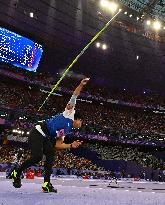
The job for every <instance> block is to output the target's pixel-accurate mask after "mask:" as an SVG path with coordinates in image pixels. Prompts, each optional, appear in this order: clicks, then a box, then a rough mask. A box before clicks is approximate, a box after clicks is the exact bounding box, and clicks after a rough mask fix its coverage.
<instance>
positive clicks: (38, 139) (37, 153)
mask: <svg viewBox="0 0 165 205" xmlns="http://www.w3.org/2000/svg"><path fill="white" fill-rule="evenodd" d="M29 147H30V149H31V157H30V158H29V159H27V160H26V161H25V162H24V163H23V164H22V165H21V166H20V167H19V168H18V169H16V170H14V171H13V172H12V174H11V176H12V178H13V180H14V182H13V186H14V187H15V188H20V187H21V177H20V176H21V173H22V171H24V170H25V169H27V168H28V167H30V166H32V165H35V164H36V163H38V162H40V161H41V160H42V156H43V136H42V135H41V134H40V133H39V132H38V131H37V130H36V129H33V130H31V132H30V135H29Z"/></svg>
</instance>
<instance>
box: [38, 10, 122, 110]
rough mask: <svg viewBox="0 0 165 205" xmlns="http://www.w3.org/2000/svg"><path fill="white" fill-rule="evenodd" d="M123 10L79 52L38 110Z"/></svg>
mask: <svg viewBox="0 0 165 205" xmlns="http://www.w3.org/2000/svg"><path fill="white" fill-rule="evenodd" d="M120 12H121V9H120V10H119V11H118V12H117V13H116V14H115V15H114V16H113V17H112V18H111V19H110V20H109V21H108V23H106V25H105V26H104V27H103V28H102V29H101V30H100V31H99V32H98V33H97V34H96V35H95V36H94V37H93V38H92V40H91V41H90V42H89V43H88V45H87V46H85V48H83V50H82V51H81V52H80V53H79V54H78V56H76V58H75V59H74V60H73V62H72V63H71V64H70V65H69V66H68V68H67V69H66V70H65V72H64V73H63V75H62V76H61V78H60V79H59V80H58V82H57V83H56V85H54V87H53V88H52V90H51V91H50V93H49V94H48V96H47V98H46V99H45V101H44V102H43V103H42V105H41V106H40V107H39V109H38V111H40V110H41V108H42V107H43V105H44V104H45V102H46V101H47V100H48V98H49V97H50V95H51V94H52V93H53V91H54V90H55V89H56V88H57V86H58V85H59V84H60V82H61V81H62V80H63V78H64V77H65V75H66V74H67V73H68V71H69V70H70V69H71V68H72V67H73V65H74V64H75V63H76V62H77V61H78V59H79V58H80V57H81V56H82V55H83V54H84V52H85V51H86V50H87V49H88V48H89V46H90V45H91V44H92V43H93V42H94V41H95V40H96V39H97V38H98V37H99V36H100V35H101V34H102V33H103V32H104V31H105V29H106V28H107V27H108V26H109V25H110V23H111V22H112V21H113V19H114V18H115V17H116V16H117V15H118V14H119V13H120Z"/></svg>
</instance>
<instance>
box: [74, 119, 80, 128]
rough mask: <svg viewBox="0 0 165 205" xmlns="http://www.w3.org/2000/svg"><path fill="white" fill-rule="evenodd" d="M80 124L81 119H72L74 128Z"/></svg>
mask: <svg viewBox="0 0 165 205" xmlns="http://www.w3.org/2000/svg"><path fill="white" fill-rule="evenodd" d="M81 125H82V120H80V119H77V120H74V121H73V127H74V128H80V127H81Z"/></svg>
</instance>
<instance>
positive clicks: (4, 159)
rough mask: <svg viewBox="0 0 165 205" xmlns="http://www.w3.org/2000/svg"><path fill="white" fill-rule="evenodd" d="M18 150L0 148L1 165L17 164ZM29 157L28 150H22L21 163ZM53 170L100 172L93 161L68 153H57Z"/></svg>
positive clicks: (42, 162)
mask: <svg viewBox="0 0 165 205" xmlns="http://www.w3.org/2000/svg"><path fill="white" fill-rule="evenodd" d="M18 150H19V149H18V147H14V146H11V145H7V146H2V147H0V152H1V155H0V163H6V164H11V163H15V161H16V159H15V158H16V156H15V155H16V153H18ZM29 157H30V151H29V150H28V149H22V154H21V160H19V163H22V162H23V161H24V160H26V159H27V158H29ZM44 160H45V159H44V157H43V161H41V162H40V163H39V164H38V165H39V166H42V165H44ZM53 168H65V169H76V170H89V171H98V167H97V166H96V165H94V164H93V163H92V161H90V160H88V159H85V158H84V157H78V156H75V155H73V154H72V153H70V152H68V151H56V153H55V160H54V165H53Z"/></svg>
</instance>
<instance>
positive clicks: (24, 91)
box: [0, 83, 165, 134]
mask: <svg viewBox="0 0 165 205" xmlns="http://www.w3.org/2000/svg"><path fill="white" fill-rule="evenodd" d="M0 86H1V91H2V92H1V93H0V107H7V108H10V109H13V110H15V113H16V116H17V118H16V119H17V120H16V121H15V126H18V125H19V126H21V127H22V126H23V127H24V126H26V127H28V126H29V127H32V125H33V124H30V125H28V124H27V125H26V120H25V119H24V121H25V123H23V119H21V120H19V117H20V115H18V113H20V114H21V117H23V113H24V114H25V116H28V121H30V122H31V123H32V122H33V121H35V122H37V119H38V120H43V119H45V118H47V117H50V116H52V115H54V114H56V113H58V112H61V111H63V110H64V108H65V105H66V103H67V101H68V100H69V97H70V95H69V96H68V97H67V98H66V97H64V96H52V97H51V98H50V99H49V101H48V102H47V103H46V104H45V106H44V107H43V109H42V110H41V112H39V113H38V112H37V110H38V108H39V106H40V105H41V102H43V100H44V99H45V98H46V96H47V94H45V93H43V92H41V91H40V90H36V89H31V88H29V87H27V86H24V87H23V86H22V87H20V86H18V85H8V84H5V83H0ZM13 86H14V87H13ZM52 105H53V106H52ZM77 108H78V109H79V110H81V111H82V112H83V116H84V122H83V127H84V131H85V133H87V132H90V133H94V131H95V132H97V130H98V133H99V132H100V133H101V134H103V133H104V132H105V133H109V130H115V131H124V132H131V133H138V134H140V133H142V134H165V123H164V115H163V114H158V113H153V112H144V111H143V110H139V109H138V110H137V109H136V108H135V109H129V108H123V107H120V106H118V107H114V106H111V105H110V104H107V103H105V104H100V103H95V102H93V103H90V102H81V101H78V102H77ZM19 111H20V112H19ZM21 123H22V125H21Z"/></svg>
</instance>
